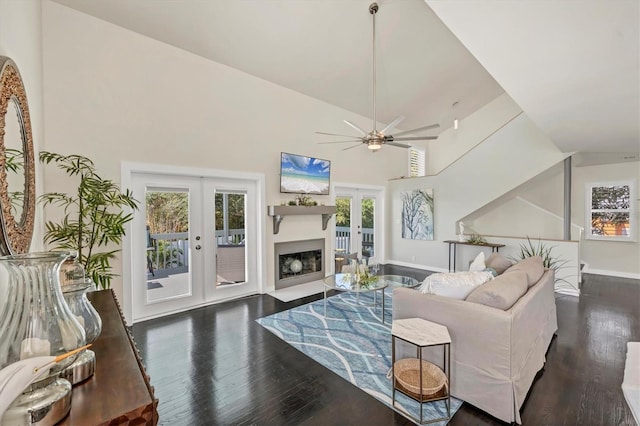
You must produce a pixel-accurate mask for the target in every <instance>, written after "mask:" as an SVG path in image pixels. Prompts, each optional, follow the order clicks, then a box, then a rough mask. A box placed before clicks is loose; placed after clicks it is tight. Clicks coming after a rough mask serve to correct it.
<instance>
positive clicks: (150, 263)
mask: <svg viewBox="0 0 640 426" xmlns="http://www.w3.org/2000/svg"><path fill="white" fill-rule="evenodd" d="M147 269H149V272H150V273H151V276H152V277H155V276H156V274H154V273H153V262H151V258H150V257H149V256H148V255H147Z"/></svg>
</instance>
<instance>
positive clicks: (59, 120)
mask: <svg viewBox="0 0 640 426" xmlns="http://www.w3.org/2000/svg"><path fill="white" fill-rule="evenodd" d="M43 31H44V91H45V109H46V112H47V114H46V117H45V125H46V129H47V143H46V146H45V148H46V149H47V150H50V151H54V152H60V153H63V154H69V153H77V154H81V155H85V156H88V157H90V158H92V159H93V160H94V161H95V162H96V166H97V168H98V170H99V171H100V173H101V174H102V175H103V176H104V177H107V178H111V179H113V180H115V181H120V167H121V161H132V162H147V163H154V164H169V165H175V166H188V167H203V168H214V169H220V170H233V171H248V172H253V173H264V174H265V176H266V199H267V204H279V203H280V200H281V199H293V196H292V195H284V194H280V193H279V175H278V173H279V161H280V152H281V151H286V152H291V153H296V154H304V155H312V156H315V157H319V158H324V159H328V160H331V161H332V175H331V179H332V181H334V182H336V181H340V182H351V183H366V184H374V185H382V186H384V185H385V183H386V179H387V177H388V176H400V175H404V174H406V151H405V150H402V149H394V148H391V149H383V150H382V151H383V152H381V153H377V154H371V153H369V152H367V150H366V149H365V148H364V147H361V148H356V149H352V150H349V151H342V150H341V148H343V147H344V146H343V145H336V144H328V145H318V144H317V143H316V142H320V141H327V140H331V139H330V138H327V137H322V136H319V135H315V134H314V131H327V132H335V133H345V131H347V132H348V130H349V129H348V128H346V126H345V125H344V124H343V123H342V120H343V119H349V120H352V121H354V122H355V123H358V124H360V125H361V126H362V127H365V128H366V127H368V126H369V122H370V120H368V119H366V118H364V117H361V116H357V115H354V114H352V113H349V112H347V111H344V110H342V109H339V108H336V107H333V106H331V105H328V104H326V103H323V102H320V101H318V100H315V99H312V98H309V97H307V96H304V95H301V94H299V93H297V92H294V91H291V90H289V89H285V88H282V87H280V86H277V85H274V84H272V83H269V82H266V81H264V80H261V79H258V78H255V77H253V76H251V75H248V74H245V73H242V72H239V71H237V70H235V69H232V68H229V67H227V66H225V65H222V64H218V63H215V62H212V61H209V60H206V59H204V58H202V57H199V56H196V55H194V54H191V53H189V52H185V51H182V50H179V49H177V48H174V47H173V46H169V45H167V44H164V43H161V42H158V41H156V40H153V39H150V38H147V37H144V36H141V35H139V34H136V33H133V32H131V31H129V30H126V29H123V28H120V27H117V26H115V25H113V24H110V23H107V22H105V21H101V20H98V19H96V18H93V17H90V16H88V15H85V14H82V13H80V12H77V11H75V10H72V9H69V8H67V7H65V6H62V5H59V4H57V3H53V2H51V1H48V0H45V1H44V6H43ZM46 177H47V185H46V190H47V191H51V190H59V189H62V190H73V187H72V186H71V185H70V184H68V183H67V182H68V181H67V180H66V178H65V177H64V176H60V175H59V174H57V173H56V172H55V171H54V170H47V171H46ZM137 195H138V197H139V198H140V197H142V195H141V194H137ZM314 198H316V199H317V200H318V201H321V202H325V203H326V204H330V203H331V198H332V196H325V197H314ZM266 211H267V209H266V206H264V214H265V216H266ZM47 216H48V217H55V213H53V212H49V211H48V212H47ZM265 237H266V248H267V253H268V258H267V259H266V264H267V265H268V271H267V277H266V278H267V283H266V284H267V286H268V287H271V286H273V259H272V256H273V250H271V248H272V247H273V243H274V242H279V241H287V240H299V239H305V238H320V237H324V238H331V236H330V233H329V231H328V230H327V231H322V228H321V225H320V218H319V217H316V216H313V217H306V216H298V217H287V218H286V219H285V220H284V222H283V223H282V225H281V226H280V233H279V234H278V235H277V236H274V235H273V234H272V225H271V220H270V218H269V220H268V221H267V229H266V235H265ZM118 266H119V265H118ZM114 288H115V290H116V292H117V293H119V292H120V291H121V288H122V283H121V282H119V281H116V282H115V283H114ZM119 295H120V294H119Z"/></svg>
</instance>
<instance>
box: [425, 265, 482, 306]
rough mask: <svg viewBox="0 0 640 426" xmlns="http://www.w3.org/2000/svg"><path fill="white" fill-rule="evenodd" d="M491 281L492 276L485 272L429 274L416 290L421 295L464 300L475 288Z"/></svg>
mask: <svg viewBox="0 0 640 426" xmlns="http://www.w3.org/2000/svg"><path fill="white" fill-rule="evenodd" d="M491 279H493V274H491V272H487V271H481V272H450V273H438V274H431V275H429V276H428V277H427V278H425V279H424V281H423V282H422V285H421V286H420V288H419V289H418V290H419V291H420V292H421V293H426V294H437V295H438V296H444V297H451V298H453V299H459V300H464V299H465V298H466V297H467V296H468V295H469V293H471V292H472V291H473V290H474V289H475V288H476V287H478V286H479V285H482V284H484V283H486V282H487V281H489V280H491Z"/></svg>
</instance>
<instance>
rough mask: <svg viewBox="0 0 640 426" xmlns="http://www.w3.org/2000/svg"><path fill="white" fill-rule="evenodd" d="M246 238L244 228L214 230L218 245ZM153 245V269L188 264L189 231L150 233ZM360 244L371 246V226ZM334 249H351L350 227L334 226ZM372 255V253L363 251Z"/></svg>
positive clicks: (149, 251)
mask: <svg viewBox="0 0 640 426" xmlns="http://www.w3.org/2000/svg"><path fill="white" fill-rule="evenodd" d="M245 238H246V234H245V230H244V229H228V230H226V231H225V230H220V231H216V242H217V244H218V246H235V245H242V244H244V241H245ZM151 240H152V241H153V245H152V246H150V247H147V256H148V258H149V259H150V261H151V265H152V266H153V269H156V270H157V269H174V268H183V267H188V266H189V256H187V255H186V253H187V252H188V250H187V248H188V244H189V233H188V232H174V233H163V234H151ZM362 245H363V247H364V248H365V251H367V249H368V251H371V247H373V228H363V229H362ZM336 250H344V251H346V252H348V251H350V250H351V229H350V228H348V227H345V226H337V227H336ZM363 255H365V256H372V255H373V253H369V252H368V253H363Z"/></svg>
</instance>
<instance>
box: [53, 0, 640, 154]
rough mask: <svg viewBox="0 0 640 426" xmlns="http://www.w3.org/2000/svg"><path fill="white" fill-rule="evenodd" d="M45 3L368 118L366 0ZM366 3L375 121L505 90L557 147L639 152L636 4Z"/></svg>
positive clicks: (437, 115) (448, 119)
mask: <svg viewBox="0 0 640 426" xmlns="http://www.w3.org/2000/svg"><path fill="white" fill-rule="evenodd" d="M55 1H57V2H58V3H61V4H64V5H67V6H69V7H72V8H74V9H77V10H79V11H81V12H84V13H87V14H90V15H92V16H95V17H97V18H100V19H103V20H106V21H108V22H111V23H113V24H116V25H119V26H122V27H124V28H127V29H129V30H131V31H135V32H138V33H140V34H143V35H145V36H148V37H151V38H154V39H157V40H159V41H162V42H164V43H167V44H170V45H173V46H175V47H178V48H180V49H184V50H186V51H189V52H192V53H194V54H197V55H200V56H202V57H205V58H208V59H211V60H213V61H216V62H219V63H223V64H225V65H228V66H230V67H233V68H236V69H238V70H241V71H243V72H246V73H248V74H251V75H254V76H256V77H259V78H262V79H265V80H268V81H271V82H273V83H276V84H278V85H281V86H284V87H287V88H290V89H292V90H295V91H298V92H300V93H303V94H306V95H309V96H311V97H314V98H317V99H320V100H323V101H325V102H327V103H330V104H332V105H336V106H339V107H341V108H345V109H347V110H350V111H353V112H355V113H358V114H361V115H363V116H367V117H372V72H371V71H372V52H371V51H372V40H371V39H372V27H371V24H372V20H371V19H372V18H371V15H370V14H369V11H368V9H369V4H370V3H371V1H370V0H244V1H238V0H206V1H205V0H197V1H196V0H192V1H184V0H183V1H178V0H164V1H157V0H135V1H131V0H110V1H98V0H91V1H89V0H55ZM378 4H379V5H380V10H379V12H378V14H377V16H376V26H377V28H376V37H377V41H376V43H377V48H378V49H377V64H378V66H377V84H378V99H377V103H378V105H377V117H378V121H380V122H382V123H387V122H389V121H391V120H392V119H393V118H394V117H395V116H396V115H404V116H405V117H406V119H405V121H404V122H403V123H402V124H401V125H400V126H399V127H400V128H401V129H410V128H414V127H419V126H422V125H426V124H431V123H434V122H439V123H440V124H441V126H442V128H447V127H450V126H451V125H452V122H453V118H454V115H455V116H457V117H458V118H463V117H465V116H466V115H468V114H470V113H472V112H473V111H475V110H477V109H478V108H480V107H481V106H483V105H485V104H487V103H488V102H489V101H491V100H493V99H495V98H496V97H498V96H499V95H500V94H502V93H503V92H504V90H506V91H507V93H509V95H510V96H511V97H512V98H513V99H514V100H515V101H516V102H517V103H518V104H519V105H520V106H521V107H522V108H523V110H524V111H525V113H527V114H528V115H529V117H530V118H531V119H532V120H534V122H536V123H537V124H538V126H539V127H540V128H541V129H542V130H543V131H545V132H546V133H547V134H548V135H549V137H550V138H551V139H552V140H553V141H554V142H556V144H557V145H558V146H559V147H560V149H562V150H564V151H587V152H622V153H625V152H628V153H635V154H637V153H638V151H639V150H640V143H639V139H640V132H639V130H638V121H639V119H640V108H639V102H640V101H639V97H640V95H639V93H640V89H639V86H640V84H639V77H638V76H639V59H638V58H639V55H640V49H639V41H638V40H639V31H638V19H639V18H638V16H639V8H638V1H637V0H615V1H613V2H597V1H591V0H565V1H562V2H547V1H542V2H541V1H539V0H520V1H517V2H504V1H500V0H482V1H479V0H456V1H442V0H434V1H432V0H427V2H426V3H425V2H424V1H422V0H379V1H378ZM443 21H444V23H443ZM445 24H446V25H445ZM452 31H453V33H452ZM454 33H455V35H454ZM496 80H497V81H496ZM503 87H504V89H503ZM455 102H458V104H457V105H456V107H455V108H454V107H453V104H454V103H455ZM356 124H358V125H360V126H361V127H363V128H368V127H370V125H371V123H356ZM314 130H322V129H314ZM345 132H349V128H347V127H346V126H345ZM349 133H350V132H349Z"/></svg>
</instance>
